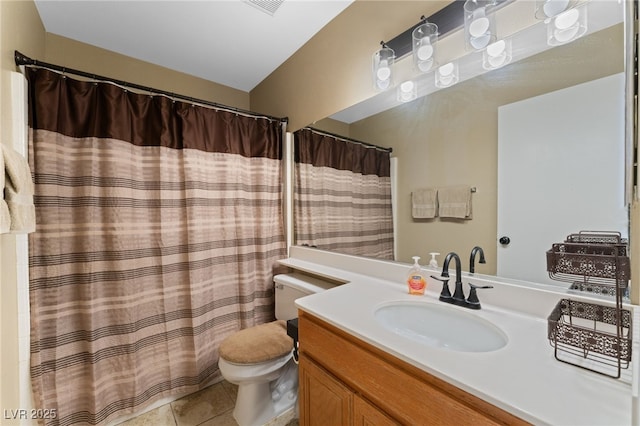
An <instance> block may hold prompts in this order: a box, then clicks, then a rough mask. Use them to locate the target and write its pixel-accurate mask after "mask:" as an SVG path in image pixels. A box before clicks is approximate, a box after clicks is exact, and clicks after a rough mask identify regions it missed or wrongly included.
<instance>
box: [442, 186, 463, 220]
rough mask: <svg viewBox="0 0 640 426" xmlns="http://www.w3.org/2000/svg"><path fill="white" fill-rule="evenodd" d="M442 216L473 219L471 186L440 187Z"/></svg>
mask: <svg viewBox="0 0 640 426" xmlns="http://www.w3.org/2000/svg"><path fill="white" fill-rule="evenodd" d="M438 204H439V208H438V213H439V215H440V217H452V218H456V219H471V187H470V186H466V185H460V186H451V187H447V188H438Z"/></svg>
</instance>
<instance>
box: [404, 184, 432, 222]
mask: <svg viewBox="0 0 640 426" xmlns="http://www.w3.org/2000/svg"><path fill="white" fill-rule="evenodd" d="M437 214H438V190H437V189H435V188H420V189H416V190H415V191H413V192H412V193H411V216H412V217H413V218H414V219H432V218H434V217H436V216H437Z"/></svg>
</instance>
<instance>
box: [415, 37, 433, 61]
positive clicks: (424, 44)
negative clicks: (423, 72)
mask: <svg viewBox="0 0 640 426" xmlns="http://www.w3.org/2000/svg"><path fill="white" fill-rule="evenodd" d="M431 56H433V46H431V43H430V42H429V38H427V37H425V38H424V39H422V41H421V46H420V47H419V48H418V59H420V60H421V61H426V60H427V59H429V58H431Z"/></svg>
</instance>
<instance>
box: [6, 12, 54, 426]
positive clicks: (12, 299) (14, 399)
mask: <svg viewBox="0 0 640 426" xmlns="http://www.w3.org/2000/svg"><path fill="white" fill-rule="evenodd" d="M0 46H1V49H2V52H1V54H0V142H1V143H3V144H7V145H11V144H12V137H13V129H12V123H11V116H12V114H11V97H10V72H11V71H16V66H15V63H14V60H13V55H14V50H19V51H21V52H23V53H24V54H27V55H34V56H36V57H42V56H43V55H44V47H45V32H44V27H43V26H42V23H41V22H40V17H39V15H38V13H37V11H36V8H35V4H34V3H33V2H31V1H25V2H22V1H6V0H3V1H0ZM16 274H17V258H16V237H15V236H14V235H7V234H3V235H0V335H2V339H0V414H3V413H4V410H11V409H14V410H15V409H19V408H28V407H21V406H20V399H19V395H20V392H19V390H20V387H19V384H18V365H19V355H18V305H17V297H18V294H17V277H16ZM3 417H4V415H3ZM0 423H2V424H13V423H15V422H11V421H10V420H7V419H4V418H3V419H2V420H0Z"/></svg>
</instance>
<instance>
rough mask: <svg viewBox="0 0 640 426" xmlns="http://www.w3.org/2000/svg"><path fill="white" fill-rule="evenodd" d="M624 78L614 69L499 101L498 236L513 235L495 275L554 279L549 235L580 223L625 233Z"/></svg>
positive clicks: (553, 237)
mask: <svg viewBox="0 0 640 426" xmlns="http://www.w3.org/2000/svg"><path fill="white" fill-rule="evenodd" d="M624 79H625V77H624V73H620V74H615V75H612V76H609V77H605V78H601V79H598V80H594V81H591V82H588V83H584V84H579V85H576V86H573V87H569V88H566V89H563V90H558V91H555V92H551V93H548V94H545V95H541V96H536V97H534V98H530V99H526V100H523V101H520V102H515V103H513V104H509V105H505V106H502V107H500V108H499V112H498V182H499V183H498V237H500V236H502V235H507V236H509V237H510V238H511V243H510V244H509V245H508V246H501V245H500V244H498V250H497V252H498V275H499V276H503V277H510V278H515V277H524V276H526V277H528V278H527V280H530V281H535V282H540V283H555V284H559V283H558V282H557V281H552V280H550V278H549V277H548V274H547V272H546V257H545V252H546V251H547V250H549V249H550V248H551V245H552V244H553V243H556V242H562V241H564V239H565V237H566V236H567V235H569V234H571V233H575V232H578V231H581V230H592V231H619V232H621V234H622V236H623V237H627V234H628V228H627V227H628V221H629V218H628V210H627V207H626V206H625V204H624V168H623V167H620V165H621V164H624V143H625V140H624V128H625V126H624V117H625V115H624V96H623V94H624ZM576 153H579V155H576ZM576 158H579V160H577V159H576ZM541 165H544V167H542V166H541ZM539 188H545V191H540V190H539ZM594 195H595V197H594ZM594 198H596V199H597V200H598V201H597V202H593V200H594ZM569 204H570V205H572V206H573V207H572V208H570V209H567V208H566V206H567V205H569ZM556 206H565V207H564V208H562V209H557V208H556ZM523 242H526V243H523Z"/></svg>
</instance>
